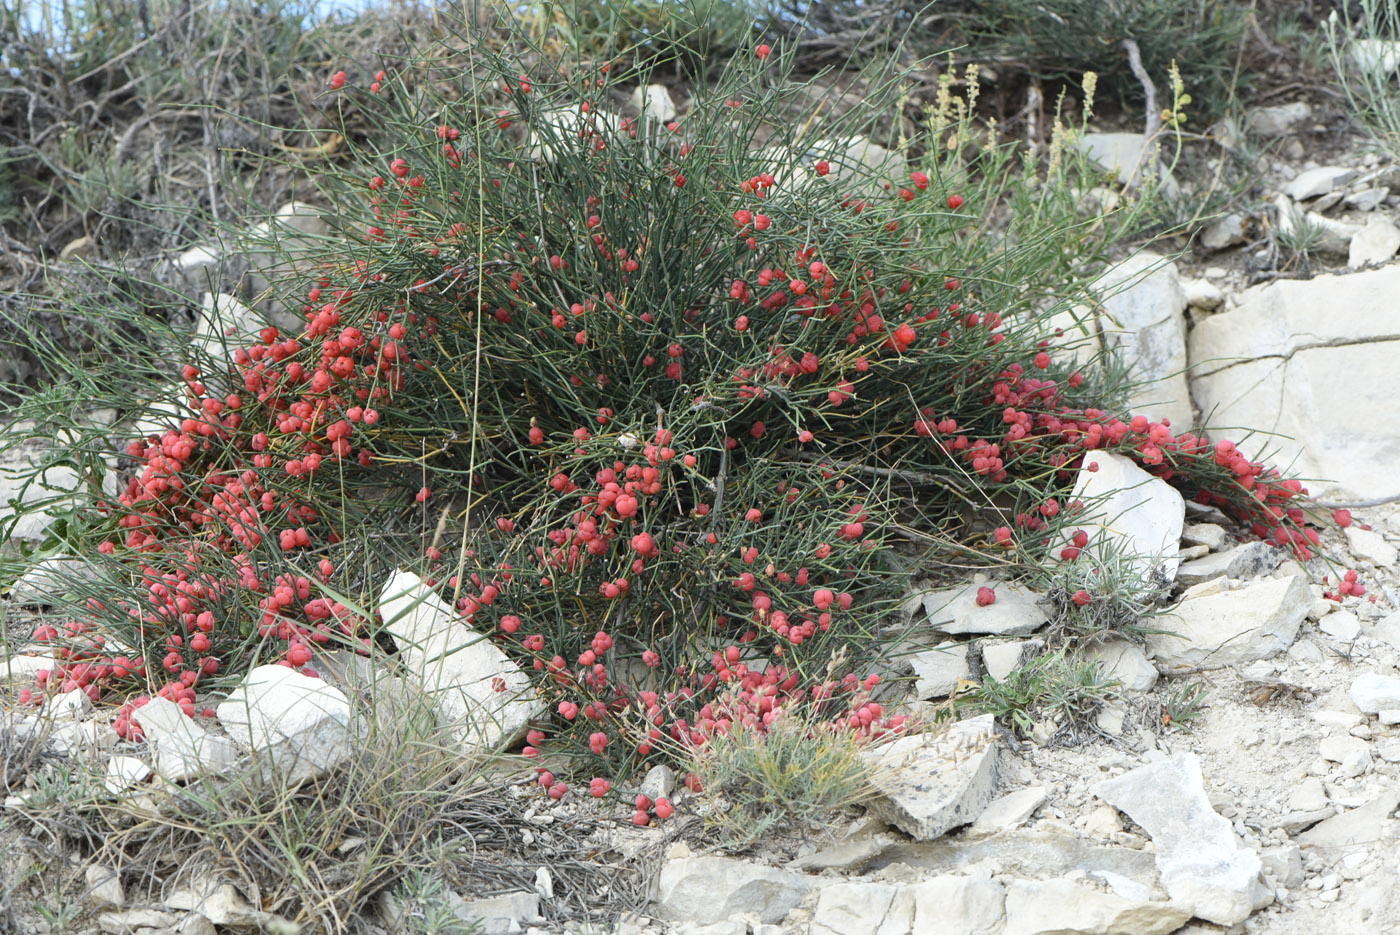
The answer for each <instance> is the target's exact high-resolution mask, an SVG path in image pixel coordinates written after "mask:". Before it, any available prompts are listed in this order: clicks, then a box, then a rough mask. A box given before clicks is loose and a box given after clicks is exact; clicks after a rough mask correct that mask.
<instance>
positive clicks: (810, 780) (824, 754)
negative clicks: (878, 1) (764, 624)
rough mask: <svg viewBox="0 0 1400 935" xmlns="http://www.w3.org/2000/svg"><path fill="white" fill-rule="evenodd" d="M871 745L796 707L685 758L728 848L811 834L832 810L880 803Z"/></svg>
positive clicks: (720, 736) (726, 735)
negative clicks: (779, 834) (780, 835)
mask: <svg viewBox="0 0 1400 935" xmlns="http://www.w3.org/2000/svg"><path fill="white" fill-rule="evenodd" d="M870 746H871V745H870V744H867V743H864V742H861V741H859V740H857V742H854V743H853V742H852V737H851V735H850V733H849V732H847V731H845V730H843V729H842V728H841V727H840V726H839V725H835V724H832V723H831V722H830V721H829V720H823V719H818V718H813V717H811V716H810V713H809V712H808V711H806V710H803V709H801V708H800V707H789V708H785V709H784V710H783V712H782V715H781V716H780V717H777V718H775V719H774V720H773V722H772V723H771V724H770V725H769V728H768V730H767V731H765V732H762V733H760V732H757V731H729V732H727V733H723V734H716V735H715V736H714V737H713V738H711V740H710V742H709V743H706V744H705V745H703V746H700V747H692V748H690V749H689V750H688V751H687V754H688V755H687V757H686V759H687V761H688V762H687V765H688V766H689V768H690V770H691V773H692V775H694V776H696V777H698V779H699V787H700V789H701V790H702V791H703V793H704V795H705V797H706V800H707V802H708V803H709V806H708V809H707V816H706V817H707V821H708V822H709V824H710V825H711V827H713V828H714V829H715V830H716V831H718V832H719V834H720V836H721V839H722V840H723V842H724V844H726V845H727V846H732V847H747V846H749V845H751V844H753V843H754V842H756V841H758V840H761V839H762V838H763V837H765V836H767V835H769V834H771V833H773V832H774V831H776V830H781V831H783V832H785V833H793V832H797V833H801V834H807V833H809V832H811V831H814V830H817V829H819V828H821V827H822V824H823V822H825V821H828V820H829V819H830V816H831V814H832V813H833V812H839V811H841V810H843V809H846V808H850V807H852V806H856V805H864V804H866V803H867V802H869V801H870V800H871V799H872V798H874V797H875V796H876V794H877V792H876V785H875V779H876V776H877V767H876V765H875V764H874V763H873V762H872V760H871V759H870V758H869V756H868V753H869V747H870ZM876 749H878V746H877V747H876Z"/></svg>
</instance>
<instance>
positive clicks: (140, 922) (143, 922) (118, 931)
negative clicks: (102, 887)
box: [97, 909, 179, 935]
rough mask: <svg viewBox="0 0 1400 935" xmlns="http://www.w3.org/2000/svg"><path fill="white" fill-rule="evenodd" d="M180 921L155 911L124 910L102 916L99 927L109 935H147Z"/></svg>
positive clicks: (98, 921) (99, 918) (98, 918)
mask: <svg viewBox="0 0 1400 935" xmlns="http://www.w3.org/2000/svg"><path fill="white" fill-rule="evenodd" d="M178 921H179V919H178V918H176V917H175V916H174V915H171V914H170V913H168V912H160V911H158V910H155V909H123V910H121V911H119V912H104V913H102V914H100V915H99V916H98V917H97V927H98V928H99V929H101V930H102V931H103V932H106V933H107V935H147V933H149V932H150V930H151V929H164V928H168V927H169V926H172V925H174V924H175V923H176V922H178Z"/></svg>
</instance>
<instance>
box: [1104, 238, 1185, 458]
mask: <svg viewBox="0 0 1400 935" xmlns="http://www.w3.org/2000/svg"><path fill="white" fill-rule="evenodd" d="M1089 288H1090V290H1091V291H1092V292H1093V293H1094V294H1095V295H1098V296H1102V313H1101V314H1099V315H1098V316H1097V317H1098V325H1099V331H1100V334H1101V335H1102V340H1103V344H1104V346H1105V348H1106V349H1110V350H1117V352H1118V353H1119V354H1120V355H1121V357H1122V359H1123V361H1124V362H1126V363H1127V364H1129V365H1130V366H1131V368H1132V373H1133V377H1134V379H1135V380H1136V381H1138V382H1139V383H1140V384H1141V385H1140V386H1138V387H1136V388H1135V389H1133V390H1132V391H1131V393H1130V395H1129V397H1128V399H1127V402H1126V405H1127V409H1128V411H1129V412H1131V413H1133V414H1134V415H1137V414H1142V415H1145V416H1147V417H1148V418H1149V419H1151V420H1153V421H1154V422H1160V421H1161V420H1162V419H1164V418H1165V419H1170V420H1171V423H1172V425H1173V426H1175V427H1176V430H1177V431H1178V432H1180V431H1184V430H1185V429H1187V428H1189V427H1190V425H1191V424H1192V422H1193V420H1194V415H1193V413H1192V412H1191V390H1190V387H1189V385H1188V384H1187V382H1186V304H1187V299H1186V291H1185V288H1184V287H1183V286H1182V283H1181V276H1180V274H1179V273H1178V272H1177V268H1176V264H1175V263H1171V262H1168V261H1167V260H1166V259H1165V258H1164V257H1161V256H1158V255H1156V254H1153V253H1139V254H1136V255H1134V256H1131V257H1129V258H1128V259H1126V260H1124V261H1123V262H1121V263H1118V264H1116V265H1114V266H1112V267H1110V268H1109V269H1108V270H1106V271H1105V272H1104V273H1103V274H1102V275H1101V276H1099V278H1098V279H1096V280H1095V281H1094V282H1093V284H1092V285H1091V286H1090V287H1089Z"/></svg>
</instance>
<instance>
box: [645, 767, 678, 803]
mask: <svg viewBox="0 0 1400 935" xmlns="http://www.w3.org/2000/svg"><path fill="white" fill-rule="evenodd" d="M675 788H676V774H675V772H673V771H672V769H671V767H669V766H667V765H666V764H665V763H658V764H656V765H655V766H653V767H652V768H651V769H649V770H647V774H646V776H644V777H642V784H641V786H640V787H639V788H638V789H637V791H638V792H640V793H641V794H642V795H644V796H646V797H647V798H649V799H651V800H652V801H653V802H655V801H656V800H657V799H666V798H670V796H671V792H672V791H673V790H674V789H675Z"/></svg>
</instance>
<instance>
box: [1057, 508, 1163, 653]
mask: <svg viewBox="0 0 1400 935" xmlns="http://www.w3.org/2000/svg"><path fill="white" fill-rule="evenodd" d="M1073 535H1074V536H1075V537H1078V538H1080V539H1081V540H1082V541H1085V542H1087V537H1088V533H1086V532H1083V531H1082V530H1076V531H1075V532H1074V533H1073ZM1071 542H1073V539H1072V540H1071ZM1149 565H1150V558H1149V557H1147V556H1137V555H1131V554H1128V553H1127V552H1126V551H1124V550H1123V549H1122V548H1121V547H1120V548H1100V549H1096V550H1095V552H1094V554H1093V555H1092V556H1091V561H1087V562H1083V561H1072V562H1067V563H1065V564H1063V565H1060V566H1055V567H1047V568H1044V569H1042V570H1041V571H1040V573H1039V574H1038V575H1032V576H1031V580H1032V582H1034V584H1035V586H1036V590H1038V591H1040V592H1041V593H1043V594H1044V595H1045V597H1044V602H1045V604H1046V605H1047V606H1048V607H1049V615H1050V625H1049V628H1048V633H1049V634H1050V637H1051V639H1052V640H1054V641H1055V642H1057V643H1060V644H1065V645H1070V646H1074V647H1092V646H1093V645H1095V644H1097V643H1102V642H1104V641H1106V640H1109V639H1113V638H1114V637H1119V638H1126V639H1133V640H1140V639H1141V638H1142V637H1143V636H1145V635H1147V634H1148V633H1151V632H1153V631H1152V630H1151V628H1150V620H1151V618H1152V617H1154V616H1157V615H1158V614H1159V613H1160V609H1159V603H1160V601H1161V600H1162V599H1163V598H1165V597H1166V595H1167V593H1168V590H1169V587H1168V583H1167V581H1166V579H1165V577H1163V576H1161V574H1160V572H1159V571H1157V570H1156V569H1152V568H1150V567H1149ZM1154 572H1157V573H1156V574H1154Z"/></svg>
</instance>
